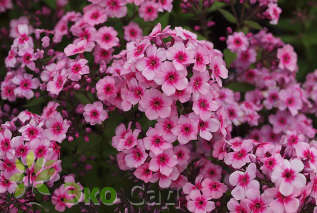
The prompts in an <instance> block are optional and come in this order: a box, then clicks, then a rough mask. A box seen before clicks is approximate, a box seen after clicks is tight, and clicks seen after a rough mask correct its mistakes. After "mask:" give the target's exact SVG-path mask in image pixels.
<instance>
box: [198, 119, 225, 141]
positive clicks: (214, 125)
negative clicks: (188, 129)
mask: <svg viewBox="0 0 317 213" xmlns="http://www.w3.org/2000/svg"><path fill="white" fill-rule="evenodd" d="M219 128H220V122H219V121H218V120H217V119H215V118H210V119H207V120H205V121H204V120H199V123H198V131H199V136H200V137H201V138H203V139H205V140H207V141H209V140H211V138H212V133H214V132H217V131H218V130H219Z"/></svg>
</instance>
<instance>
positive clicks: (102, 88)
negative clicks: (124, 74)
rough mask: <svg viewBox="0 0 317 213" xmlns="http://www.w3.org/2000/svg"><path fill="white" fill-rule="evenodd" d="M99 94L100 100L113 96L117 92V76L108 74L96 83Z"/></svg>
mask: <svg viewBox="0 0 317 213" xmlns="http://www.w3.org/2000/svg"><path fill="white" fill-rule="evenodd" d="M96 89H97V96H98V98H99V100H101V101H105V100H109V99H111V98H113V97H114V96H115V95H116V93H117V87H116V81H115V78H113V77H111V76H106V77H104V78H102V79H100V80H99V81H98V82H97V84H96Z"/></svg>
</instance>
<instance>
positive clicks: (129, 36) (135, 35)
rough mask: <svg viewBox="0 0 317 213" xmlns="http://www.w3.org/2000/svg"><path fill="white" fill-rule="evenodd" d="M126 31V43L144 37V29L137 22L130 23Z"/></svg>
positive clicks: (125, 28)
mask: <svg viewBox="0 0 317 213" xmlns="http://www.w3.org/2000/svg"><path fill="white" fill-rule="evenodd" d="M123 29H124V39H125V40H126V41H135V40H138V39H141V38H142V37H143V32H142V29H141V28H140V27H139V25H138V24H137V23H135V22H130V24H128V25H127V26H125V27H123Z"/></svg>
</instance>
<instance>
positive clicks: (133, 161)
mask: <svg viewBox="0 0 317 213" xmlns="http://www.w3.org/2000/svg"><path fill="white" fill-rule="evenodd" d="M147 157H148V154H147V153H146V152H145V149H144V145H143V144H142V143H141V142H139V143H138V145H136V146H135V147H133V148H132V149H130V150H128V152H127V153H126V156H125V162H126V164H127V166H128V167H130V168H138V167H139V166H141V165H142V164H143V163H144V162H145V160H146V159H147Z"/></svg>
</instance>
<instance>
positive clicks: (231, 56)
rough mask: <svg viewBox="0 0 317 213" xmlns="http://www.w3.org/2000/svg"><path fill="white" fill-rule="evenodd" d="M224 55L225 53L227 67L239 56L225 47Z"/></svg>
mask: <svg viewBox="0 0 317 213" xmlns="http://www.w3.org/2000/svg"><path fill="white" fill-rule="evenodd" d="M223 55H224V59H225V62H226V65H227V67H230V66H231V64H232V62H233V61H234V60H236V58H237V54H236V53H233V52H231V51H230V50H229V49H225V50H224V51H223Z"/></svg>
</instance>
